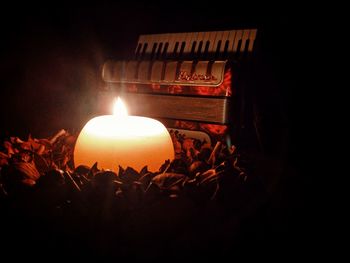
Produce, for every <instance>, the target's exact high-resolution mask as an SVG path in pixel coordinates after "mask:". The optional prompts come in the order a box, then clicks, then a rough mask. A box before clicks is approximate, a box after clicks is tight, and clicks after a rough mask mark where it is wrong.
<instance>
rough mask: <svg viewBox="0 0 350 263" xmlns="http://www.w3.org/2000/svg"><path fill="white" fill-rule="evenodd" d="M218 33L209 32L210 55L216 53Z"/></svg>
mask: <svg viewBox="0 0 350 263" xmlns="http://www.w3.org/2000/svg"><path fill="white" fill-rule="evenodd" d="M216 35H217V31H213V32H209V48H208V52H209V53H214V52H215V49H216V46H215V39H216Z"/></svg>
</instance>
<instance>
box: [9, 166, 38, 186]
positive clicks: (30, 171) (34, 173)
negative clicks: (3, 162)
mask: <svg viewBox="0 0 350 263" xmlns="http://www.w3.org/2000/svg"><path fill="white" fill-rule="evenodd" d="M13 167H14V168H15V170H17V171H19V172H21V173H22V174H23V175H24V176H25V177H26V178H29V179H32V180H34V181H35V180H37V179H39V177H40V173H39V171H38V170H37V169H36V167H35V165H34V164H33V163H26V162H15V163H13Z"/></svg>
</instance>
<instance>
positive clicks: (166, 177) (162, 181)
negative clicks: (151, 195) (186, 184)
mask: <svg viewBox="0 0 350 263" xmlns="http://www.w3.org/2000/svg"><path fill="white" fill-rule="evenodd" d="M185 178H186V176H185V175H184V174H178V173H163V174H158V175H156V176H155V177H153V179H152V180H151V182H152V183H153V184H155V185H157V186H158V187H159V188H161V189H168V188H170V187H172V186H174V185H176V184H178V183H180V182H182V181H183V180H184V179H185Z"/></svg>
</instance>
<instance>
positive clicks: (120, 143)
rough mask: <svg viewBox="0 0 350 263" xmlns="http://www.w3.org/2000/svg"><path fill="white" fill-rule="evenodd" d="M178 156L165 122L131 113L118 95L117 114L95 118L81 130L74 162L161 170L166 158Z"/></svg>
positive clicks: (102, 167)
mask: <svg viewBox="0 0 350 263" xmlns="http://www.w3.org/2000/svg"><path fill="white" fill-rule="evenodd" d="M168 159H170V160H172V159H174V146H173V143H172V140H171V137H170V134H169V133H168V131H167V129H166V128H165V126H164V125H163V124H162V123H161V122H159V121H157V120H154V119H151V118H146V117H140V116H128V113H127V110H126V107H125V105H124V104H123V102H122V100H121V99H120V98H118V100H117V102H116V103H115V105H114V114H113V115H104V116H98V117H95V118H93V119H91V120H90V121H89V122H88V123H87V124H86V125H85V126H84V128H83V129H82V131H81V132H80V134H79V136H78V139H77V142H76V145H75V149H74V163H75V166H76V167H77V166H78V165H81V164H83V165H88V166H92V165H93V164H94V163H95V162H98V167H99V168H100V169H110V170H113V171H118V169H119V168H118V167H119V166H121V167H123V168H124V169H125V168H126V167H128V166H129V167H132V168H134V169H135V170H136V171H140V169H142V168H143V167H144V166H145V165H147V166H148V169H149V171H158V170H159V168H160V167H161V165H162V164H163V163H164V162H165V161H166V160H168Z"/></svg>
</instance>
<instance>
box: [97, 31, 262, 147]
mask: <svg viewBox="0 0 350 263" xmlns="http://www.w3.org/2000/svg"><path fill="white" fill-rule="evenodd" d="M256 35H257V30H256V29H243V30H229V31H214V32H190V33H167V34H152V35H140V36H139V39H138V43H137V46H136V49H135V53H134V55H133V57H132V58H130V59H129V60H109V61H106V62H105V63H104V65H103V69H102V79H103V81H104V85H103V87H101V88H100V90H99V92H98V111H99V113H107V112H109V107H108V108H107V106H106V105H112V101H113V100H114V98H115V97H116V96H121V97H122V98H123V100H124V101H125V103H126V104H127V106H128V111H129V113H130V114H131V115H141V116H147V117H152V118H155V119H158V120H160V121H161V122H162V123H163V124H164V125H165V126H166V127H167V128H168V129H177V130H181V131H183V132H186V133H193V134H195V135H194V136H198V137H201V138H206V139H207V140H210V142H212V143H213V142H215V141H219V140H220V141H225V142H226V143H227V144H228V145H231V144H232V143H234V144H239V141H240V140H241V137H242V136H241V135H242V134H243V133H244V128H245V126H246V125H245V122H246V119H245V115H246V113H245V111H246V94H245V93H246V89H247V87H246V86H247V85H246V80H247V79H249V67H250V66H249V65H250V64H251V63H250V62H251V61H252V59H251V57H252V54H253V53H254V52H253V48H254V42H255V39H256Z"/></svg>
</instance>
